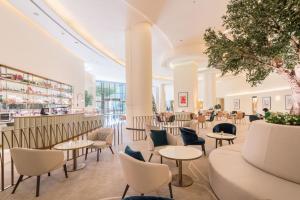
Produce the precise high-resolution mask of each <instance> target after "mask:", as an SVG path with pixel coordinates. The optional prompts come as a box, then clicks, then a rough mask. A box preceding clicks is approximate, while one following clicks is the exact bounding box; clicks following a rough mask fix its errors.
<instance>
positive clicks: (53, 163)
mask: <svg viewBox="0 0 300 200" xmlns="http://www.w3.org/2000/svg"><path fill="white" fill-rule="evenodd" d="M10 153H11V157H12V159H13V161H14V164H15V166H16V169H17V172H18V173H19V174H20V176H19V179H18V182H17V183H16V185H15V187H14V189H13V191H12V194H14V193H15V191H16V189H17V187H18V186H19V184H20V182H21V181H22V180H23V176H37V183H36V196H37V197H38V196H39V190H40V178H41V175H42V174H46V173H49V172H50V171H53V170H55V169H58V168H60V167H62V166H63V169H64V172H65V176H66V178H68V173H67V166H66V162H65V161H64V153H63V152H62V151H59V150H37V149H25V148H13V149H11V150H10Z"/></svg>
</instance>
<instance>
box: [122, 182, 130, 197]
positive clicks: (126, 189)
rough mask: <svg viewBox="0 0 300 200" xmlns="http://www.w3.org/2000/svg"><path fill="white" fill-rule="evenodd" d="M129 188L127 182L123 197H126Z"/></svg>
mask: <svg viewBox="0 0 300 200" xmlns="http://www.w3.org/2000/svg"><path fill="white" fill-rule="evenodd" d="M128 189H129V185H128V184H127V185H126V187H125V190H124V193H123V196H122V199H124V197H125V196H126V193H127V191H128Z"/></svg>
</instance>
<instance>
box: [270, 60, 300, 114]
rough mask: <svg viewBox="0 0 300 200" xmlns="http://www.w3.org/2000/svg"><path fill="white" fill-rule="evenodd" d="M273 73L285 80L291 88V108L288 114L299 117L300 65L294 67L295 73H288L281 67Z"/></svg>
mask: <svg viewBox="0 0 300 200" xmlns="http://www.w3.org/2000/svg"><path fill="white" fill-rule="evenodd" d="M275 71H276V72H277V73H278V74H279V75H281V76H282V77H283V78H285V79H286V80H287V81H288V82H289V85H290V87H291V90H292V99H293V106H292V109H291V110H290V114H293V115H300V64H298V65H296V66H295V69H294V72H295V73H291V72H288V71H287V70H285V69H284V68H282V67H278V68H276V70H275Z"/></svg>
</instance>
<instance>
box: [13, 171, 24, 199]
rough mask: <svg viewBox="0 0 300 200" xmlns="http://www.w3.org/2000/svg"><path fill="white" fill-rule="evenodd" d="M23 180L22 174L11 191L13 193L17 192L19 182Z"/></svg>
mask: <svg viewBox="0 0 300 200" xmlns="http://www.w3.org/2000/svg"><path fill="white" fill-rule="evenodd" d="M22 180H23V175H20V176H19V179H18V182H17V183H16V185H15V187H14V190H13V191H12V192H11V193H12V194H14V193H15V191H16V189H17V187H18V186H19V184H20V183H21V181H22Z"/></svg>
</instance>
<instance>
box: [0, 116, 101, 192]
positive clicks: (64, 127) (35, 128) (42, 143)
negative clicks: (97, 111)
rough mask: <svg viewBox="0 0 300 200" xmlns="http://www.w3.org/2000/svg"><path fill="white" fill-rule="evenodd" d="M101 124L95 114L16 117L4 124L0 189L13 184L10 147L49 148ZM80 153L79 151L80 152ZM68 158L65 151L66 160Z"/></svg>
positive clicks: (0, 142)
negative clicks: (12, 122) (6, 124)
mask: <svg viewBox="0 0 300 200" xmlns="http://www.w3.org/2000/svg"><path fill="white" fill-rule="evenodd" d="M101 126H102V123H101V118H100V116H99V115H93V116H85V115H84V114H68V115H57V116H29V117H16V118H15V124H14V126H13V127H6V128H3V129H2V131H1V141H0V147H1V152H0V158H1V190H2V191H3V190H4V189H5V188H7V187H10V186H12V185H14V183H15V180H14V174H15V171H14V163H13V161H12V160H11V158H10V155H9V151H8V150H9V149H11V148H14V147H24V148H33V149H51V148H52V147H53V146H54V145H56V144H58V143H61V142H65V141H68V140H72V139H84V138H85V137H86V134H87V133H88V132H89V131H91V130H93V129H95V128H98V127H101ZM1 144H2V145H1ZM83 152H84V151H83V150H82V151H81V152H79V154H80V155H82V154H83ZM69 159H70V158H69V155H68V154H67V160H69ZM9 165H10V167H9ZM5 167H6V168H5ZM8 168H10V169H8ZM9 171H10V177H9V178H8V177H5V176H8V174H9V173H7V172H9Z"/></svg>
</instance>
